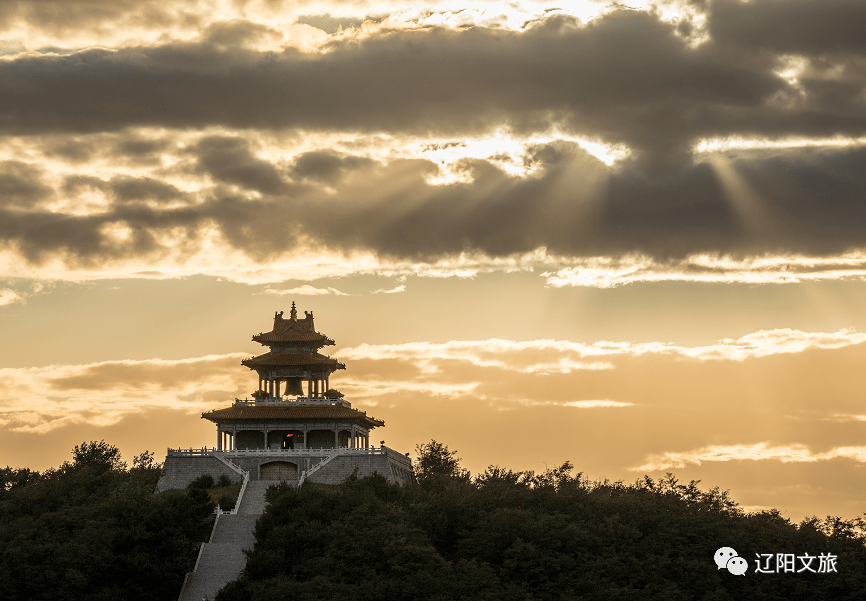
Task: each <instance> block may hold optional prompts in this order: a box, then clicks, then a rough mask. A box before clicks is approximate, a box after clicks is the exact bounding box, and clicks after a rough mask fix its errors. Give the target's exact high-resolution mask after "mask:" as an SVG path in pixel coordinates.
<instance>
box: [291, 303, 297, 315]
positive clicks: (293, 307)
mask: <svg viewBox="0 0 866 601" xmlns="http://www.w3.org/2000/svg"><path fill="white" fill-rule="evenodd" d="M291 316H292V319H297V318H298V310H297V309H295V301H292V312H291Z"/></svg>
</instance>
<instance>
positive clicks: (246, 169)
mask: <svg viewBox="0 0 866 601" xmlns="http://www.w3.org/2000/svg"><path fill="white" fill-rule="evenodd" d="M195 153H196V154H197V155H198V159H199V167H200V170H201V171H203V172H206V173H208V174H210V175H211V177H213V178H214V179H215V180H216V181H219V182H224V183H227V184H235V185H237V186H241V187H243V188H246V189H249V190H257V191H259V192H261V193H263V194H281V193H285V192H286V191H288V186H287V184H286V182H285V181H284V180H283V177H282V175H281V174H280V173H279V171H277V169H276V168H275V167H274V165H272V164H271V163H268V162H267V161H263V160H261V159H259V158H256V157H255V156H254V155H253V154H252V152H251V151H250V148H249V142H248V141H247V140H246V139H244V138H229V137H221V136H212V137H208V138H205V139H203V140H201V141H200V142H199V143H198V145H197V147H196V148H195Z"/></svg>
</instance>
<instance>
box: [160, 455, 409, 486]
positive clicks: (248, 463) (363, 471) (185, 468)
mask: <svg viewBox="0 0 866 601" xmlns="http://www.w3.org/2000/svg"><path fill="white" fill-rule="evenodd" d="M356 469H357V474H358V477H360V478H363V477H364V476H370V475H372V474H373V473H374V472H378V473H379V474H381V475H382V476H384V477H385V479H386V480H388V482H391V483H394V484H406V483H407V482H409V481H410V480H411V479H412V461H411V460H410V459H409V458H408V457H407V456H405V455H402V454H400V453H398V452H396V451H394V450H393V449H389V448H388V447H380V448H372V449H304V450H290V449H284V450H267V449H253V450H241V451H217V450H216V449H169V450H168V454H167V455H166V458H165V467H164V468H163V473H162V476H161V477H160V479H159V482H158V484H157V491H158V492H162V491H164V490H170V489H174V488H186V487H187V486H188V485H189V484H190V483H191V482H192V481H193V480H195V479H196V478H198V477H200V476H202V475H204V474H210V475H211V476H213V478H214V480H216V479H218V478H219V477H220V476H222V475H225V476H228V478H229V479H230V480H231V481H232V482H238V481H240V480H241V479H242V478H243V476H242V473H243V472H249V475H250V480H253V481H258V480H271V481H282V482H288V483H289V484H292V485H295V486H299V485H300V484H302V483H303V482H305V481H306V482H315V483H320V484H340V483H342V482H343V481H344V480H346V478H348V477H349V476H351V475H352V474H353V473H354V472H355V470H356Z"/></svg>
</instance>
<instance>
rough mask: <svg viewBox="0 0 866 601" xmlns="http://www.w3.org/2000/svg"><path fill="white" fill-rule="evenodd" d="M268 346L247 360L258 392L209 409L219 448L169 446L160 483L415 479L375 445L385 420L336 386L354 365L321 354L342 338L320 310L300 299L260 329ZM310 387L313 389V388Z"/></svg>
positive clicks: (406, 463)
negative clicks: (330, 330) (331, 331)
mask: <svg viewBox="0 0 866 601" xmlns="http://www.w3.org/2000/svg"><path fill="white" fill-rule="evenodd" d="M253 341H255V342H258V343H260V344H262V345H263V346H266V347H267V348H268V352H266V353H263V354H261V355H256V356H255V357H251V358H249V359H244V360H243V361H242V362H241V364H242V365H244V366H246V367H248V368H249V369H251V370H253V371H255V372H256V373H257V374H258V376H259V382H258V390H256V391H255V392H253V394H252V398H249V399H243V400H242V399H235V401H234V403H233V404H232V405H231V406H230V407H226V408H224V409H215V410H213V411H208V412H205V413H202V418H204V419H207V420H209V421H211V422H213V423H215V424H216V426H217V444H216V447H214V448H213V449H207V448H205V449H186V450H184V449H169V451H168V455H167V457H166V464H165V475H164V476H163V478H162V479H161V480H160V484H159V488H160V490H165V489H167V488H178V487H182V486H186V484H188V483H189V482H190V481H192V480H193V479H194V478H195V477H197V476H198V475H201V474H203V473H210V474H211V475H212V476H214V477H215V478H216V477H218V476H220V475H223V474H225V475H227V476H229V477H230V478H231V477H233V474H232V473H231V472H232V470H234V472H235V473H234V476H235V477H236V476H237V474H239V473H242V472H244V471H246V472H247V473H248V477H249V478H250V479H252V480H284V481H288V482H290V483H295V484H300V483H302V482H303V481H304V480H305V479H307V480H309V481H315V482H324V483H333V484H336V483H338V482H342V481H343V480H344V479H345V478H346V477H348V476H349V475H351V474H352V473H353V472H354V473H357V474H358V475H359V476H363V475H369V474H372V473H373V472H379V473H380V474H382V475H383V476H385V477H386V478H387V479H388V480H390V481H393V482H401V483H402V482H405V481H407V480H408V479H409V478H411V470H412V464H411V462H410V460H409V459H408V457H406V456H404V455H402V454H400V453H397V452H395V451H393V450H392V449H389V448H387V447H385V446H384V444H383V445H382V446H380V447H378V448H376V447H373V446H371V445H370V431H371V430H372V429H373V428H377V427H382V426H384V425H385V422H383V421H381V420H378V419H375V418H373V417H370V416H368V415H367V414H366V412H364V411H358V410H357V409H353V408H352V405H351V404H350V403H349V402H348V401H347V400H345V398H344V397H343V394H341V393H340V392H339V391H337V390H334V389H332V388H330V376H331V374H333V373H334V372H335V371H337V370H338V369H346V366H345V365H344V364H342V363H340V362H339V361H337V360H336V359H332V358H331V357H329V356H327V355H323V354H322V353H320V352H319V351H320V349H321V348H322V347H324V346H331V345H333V344H334V341H333V340H332V339H330V338H328V337H327V336H325V335H324V334H321V333H319V332H317V331H316V329H315V326H314V324H313V313H312V312H307V311H305V312H304V317H303V318H302V319H298V312H297V310H296V309H295V303H292V310H291V312H290V314H289V317H288V319H286V318H284V317H283V313H282V312H279V313H276V314H275V315H274V326H273V328H272V329H271V331H270V332H265V333H259V334H258V335H255V336H253ZM305 391H306V394H305Z"/></svg>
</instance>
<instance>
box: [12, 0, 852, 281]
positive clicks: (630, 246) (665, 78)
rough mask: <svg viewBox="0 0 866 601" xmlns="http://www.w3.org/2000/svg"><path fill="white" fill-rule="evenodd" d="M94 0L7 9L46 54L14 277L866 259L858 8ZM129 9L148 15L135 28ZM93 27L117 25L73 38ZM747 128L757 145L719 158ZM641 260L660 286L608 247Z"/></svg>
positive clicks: (752, 275)
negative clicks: (121, 26) (358, 7)
mask: <svg viewBox="0 0 866 601" xmlns="http://www.w3.org/2000/svg"><path fill="white" fill-rule="evenodd" d="M76 6H77V5H76ZM87 6H89V9H88V10H84V9H83V8H81V9H80V10H79V9H78V8H75V9H73V8H72V7H71V5H69V4H68V3H52V2H40V3H32V2H23V1H22V2H12V3H7V4H5V5H4V9H3V11H4V15H5V16H6V19H7V23H10V24H13V23H17V25H14V26H13V25H9V28H8V30H7V31H6V33H5V34H3V35H7V36H12V37H10V38H9V39H19V40H23V41H21V42H20V44H19V45H20V46H21V47H23V48H24V49H25V50H26V51H21V48H19V46H16V45H15V44H13V43H12V42H8V43H6V45H5V48H7V50H6V55H5V58H3V59H2V60H0V131H2V132H3V133H4V134H5V137H4V142H3V143H2V144H0V224H2V225H0V275H5V276H20V275H22V274H24V273H35V274H36V275H37V276H38V277H44V278H68V279H81V278H92V277H100V276H103V277H110V276H113V275H116V274H117V273H121V272H126V273H141V274H142V275H144V276H145V277H154V276H157V277H158V276H162V277H171V276H174V275H183V274H189V273H210V274H215V275H222V276H228V277H232V278H235V279H238V280H241V281H263V280H262V278H263V277H264V276H262V275H261V274H263V273H270V274H278V273H281V269H280V267H281V266H283V265H285V264H288V263H292V261H294V262H295V264H296V267H295V271H296V272H298V273H292V274H291V275H293V276H296V277H302V278H303V277H307V278H315V277H324V276H327V275H334V274H335V273H337V274H338V273H370V272H388V271H389V270H390V271H397V272H401V271H402V272H404V273H405V272H410V271H413V270H416V269H417V270H419V271H421V272H424V271H425V270H428V271H430V270H432V271H433V272H435V271H437V270H438V268H437V267H436V266H437V265H439V264H442V263H443V262H444V263H455V262H460V261H461V257H467V256H468V257H473V258H474V259H473V260H472V261H469V262H470V263H472V262H474V263H475V264H476V267H475V268H474V272H477V270H478V269H482V270H484V269H502V268H515V267H517V268H519V267H520V265H521V263H522V260H521V257H526V256H531V255H538V254H539V253H540V254H541V255H543V256H544V258H545V260H544V261H542V262H536V265H535V266H539V267H542V268H544V269H547V270H549V271H550V272H551V273H557V274H558V275H557V276H556V277H555V278H553V280H552V282H551V283H553V284H554V285H561V284H562V283H563V282H569V283H572V284H573V283H578V284H579V285H601V286H604V285H608V284H606V283H605V282H609V281H614V282H625V283H628V282H629V281H643V280H654V279H697V280H703V281H732V280H733V281H757V282H790V281H797V278H804V279H806V278H810V277H825V278H839V277H851V276H857V275H863V274H864V273H866V270H864V269H863V263H864V256H866V239H864V233H863V232H864V231H866V228H864V227H863V226H864V222H866V213H864V209H863V206H864V205H863V203H862V202H861V199H862V197H863V195H864V192H866V180H864V176H863V173H866V169H863V165H864V158H866V155H864V152H866V150H864V146H863V142H862V140H863V138H864V136H866V94H864V90H866V87H864V86H866V71H864V69H863V60H864V56H863V52H864V48H863V44H862V43H861V42H859V36H858V35H857V34H856V33H855V32H854V30H853V29H852V26H851V25H850V24H851V23H857V22H859V21H858V19H859V18H860V17H862V16H863V8H862V6H860V4H859V3H856V2H851V1H849V0H833V1H832V2H828V3H822V5H821V10H816V8H815V7H814V6H813V4H812V3H809V2H805V1H799V0H798V1H795V2H778V1H776V0H760V1H757V0H756V1H755V2H750V3H740V2H735V1H733V0H715V1H712V2H708V3H704V4H699V3H693V4H692V5H691V8H685V6H683V7H679V8H678V9H676V10H673V9H671V10H673V13H671V12H670V10H667V12H666V11H662V10H659V11H652V10H622V9H617V8H615V7H608V8H607V9H605V10H603V11H601V12H599V11H595V12H594V13H592V14H590V15H589V16H587V15H583V14H580V15H578V14H577V13H572V14H569V13H568V12H567V11H551V12H550V13H549V14H547V16H539V17H537V18H535V17H533V18H529V19H524V21H523V22H522V24H521V25H519V26H517V25H515V24H514V22H513V20H511V19H505V20H504V21H503V20H501V19H499V20H497V19H495V18H493V16H492V15H494V13H495V10H497V9H494V8H493V7H494V5H492V4H491V5H488V6H487V9H485V10H487V12H486V13H484V11H482V12H478V11H477V10H475V9H467V10H466V11H465V12H463V13H461V16H460V18H459V19H456V17H454V15H453V14H452V13H448V14H447V15H446V13H445V12H442V13H437V12H436V10H435V7H433V5H431V7H433V8H431V11H430V12H428V13H425V15H423V16H422V15H420V14H416V15H415V16H414V17H413V16H411V14H410V13H408V12H405V11H404V9H402V8H400V7H399V5H398V4H391V5H387V4H386V5H382V7H383V11H384V12H383V13H382V14H381V15H380V16H379V17H377V18H376V19H375V20H367V21H366V22H363V19H364V17H365V16H366V15H363V14H361V15H356V16H357V17H358V18H356V19H354V20H353V19H352V18H350V16H349V14H350V13H351V11H352V10H354V9H352V8H351V7H350V5H345V6H343V5H339V6H338V5H334V10H335V11H336V12H339V13H340V14H341V15H343V17H341V18H345V19H347V20H346V24H347V25H349V24H351V23H356V24H358V25H357V26H356V27H349V28H348V29H345V30H339V29H336V30H331V29H332V28H331V27H330V25H328V23H331V21H328V19H326V18H324V17H322V19H320V20H318V21H317V20H316V19H312V18H307V19H301V21H304V23H300V22H287V21H286V18H289V17H286V16H285V15H284V16H283V17H282V20H279V19H276V16H277V15H278V14H279V10H278V9H279V7H278V6H277V4H273V3H271V5H269V4H266V3H256V2H252V3H234V4H230V3H222V2H194V1H192V0H190V1H189V2H178V3H175V4H174V5H172V6H173V7H174V8H173V10H171V11H170V10H168V9H167V8H163V5H162V4H158V3H157V4H152V3H149V2H145V1H141V2H130V3H101V2H97V3H95V4H94V3H91V4H88V5H87ZM528 6H529V5H527V6H525V7H523V8H521V9H520V10H529V8H528ZM702 6H703V8H701V7H702ZM232 7H234V8H232ZM338 8H339V10H337V9H338ZM668 8H669V9H670V7H668ZM302 9H303V7H302V6H300V7H295V8H292V9H291V10H290V12H289V13H286V14H288V15H293V16H292V17H291V18H300V17H301V16H302V15H301V14H300V13H296V12H292V11H297V10H302ZM502 10H503V11H505V12H507V11H506V9H505V8H502ZM514 10H517V9H514ZM178 11H180V12H178ZM183 11H187V12H183ZM197 11H201V12H197ZM232 11H235V12H232ZM401 11H403V12H401ZM491 11H494V12H491ZM505 12H503V13H502V14H505ZM531 12H532V11H531V10H530V12H529V13H526V14H530V13H531ZM542 13H543V11H539V13H538V14H539V15H541V14H542ZM782 13H784V14H785V18H786V23H788V24H789V25H788V26H786V27H785V28H784V32H785V34H784V35H781V34H780V33H779V31H781V30H780V29H779V28H778V27H776V26H775V23H776V19H777V17H778V15H779V14H782ZM181 14H185V15H187V17H184V18H180V17H179V15H181ZM439 14H441V15H444V16H443V18H442V19H439V20H437V19H433V18H432V17H433V16H435V15H439ZM485 14H486V16H484V15H485ZM521 14H523V13H521ZM192 15H197V16H195V17H193V16H192ZM449 15H450V16H449ZM61 17H62V18H61ZM329 18H330V17H329ZM275 19H276V20H275ZM332 19H337V18H336V17H333V18H332ZM455 19H456V20H455ZM491 19H492V20H491ZM338 21H339V19H337V20H336V21H334V22H338ZM116 22H119V23H128V24H131V23H133V22H137V23H142V25H141V26H140V27H139V28H138V29H135V28H134V27H132V28H130V29H129V30H128V31H129V32H130V36H131V37H130V36H128V37H127V38H124V40H121V39H120V38H118V39H114V38H111V36H109V35H108V33H107V24H108V23H116ZM339 22H341V21H339ZM362 22H363V24H361V23H362ZM305 23H314V24H315V23H318V24H320V25H321V26H322V27H324V28H325V29H328V30H329V32H326V31H323V30H322V29H317V28H316V27H314V26H313V25H309V24H305ZM742 23H748V24H749V25H748V27H741V26H740V24H742ZM130 27H131V26H130ZM16 28H17V29H16ZM72 29H79V30H80V31H82V32H85V33H83V34H82V35H83V36H84V38H87V36H90V38H88V39H91V42H86V40H84V38H82V41H81V45H79V46H75V45H73V46H69V47H62V46H58V45H57V44H59V43H61V40H62V39H63V34H64V32H68V31H71V30H72ZM145 30H146V31H145ZM148 31H152V32H155V31H162V32H163V33H164V35H163V36H162V37H161V38H158V39H157V38H150V37H148V36H150V34H149V33H147V32H148ZM100 32H101V33H100ZM135 32H138V33H135ZM316 32H318V33H316ZM85 34H86V35H85ZM133 34H134V35H133ZM99 35H104V36H107V37H105V40H106V41H105V42H103V43H96V41H94V36H96V37H99ZM15 36H17V37H15ZM21 36H24V37H23V38H22V37H21ZM51 36H57V37H56V39H55V40H54V42H52V43H51V44H49V43H47V42H46V41H45V40H48V39H49V38H51ZM51 39H54V38H51ZM31 40H32V42H31ZM40 40H42V41H43V42H42V44H43V45H41V46H40V45H39V44H40ZM136 40H139V42H136ZM144 40H147V43H144ZM16 43H18V42H16ZM33 44H36V45H33ZM16 48H17V50H16ZM732 139H738V140H752V141H753V142H751V143H748V142H747V143H741V144H739V145H738V146H737V148H736V150H733V149H732V147H731V146H730V145H728V150H726V151H724V152H721V151H712V152H705V151H702V150H701V149H702V148H704V149H706V148H708V147H710V146H712V145H713V144H715V145H716V146H718V147H723V146H724V145H725V143H726V142H725V141H726V140H732ZM792 139H797V140H800V141H801V142H800V144H801V145H800V146H797V144H796V143H794V144H793V145H792V144H789V143H786V140H792ZM821 140H823V141H824V142H816V143H817V144H818V145H817V146H816V145H814V144H812V141H821ZM708 141H709V142H711V143H709V145H708ZM827 141H830V142H832V143H830V142H827ZM803 144H805V146H804V145H803ZM821 144H824V145H823V146H822V145H821ZM599 157H601V158H599ZM840 258H846V260H847V261H848V263H847V264H846V265H845V268H838V264H839V261H840ZM633 260H637V261H639V262H643V263H644V265H643V267H642V268H641V270H642V275H641V274H638V275H636V276H635V277H633V278H630V276H628V275H626V276H623V275H622V273H621V270H618V269H619V268H618V267H617V266H616V265H608V266H607V267H606V266H604V263H605V261H607V262H611V261H613V262H614V263H617V264H622V262H623V261H625V262H626V263H627V262H628V261H633ZM762 261H764V262H763V263H762ZM725 262H728V263H737V264H739V265H740V266H741V268H733V269H725V268H724V267H723V266H721V264H722V263H725ZM804 262H805V263H809V265H810V267H804V266H803V265H804ZM592 264H595V265H596V267H592V266H591V265H592ZM599 265H600V267H599ZM743 265H747V267H746V268H742V266H743ZM696 266H697V273H696V272H695V267H696ZM792 266H793V268H792ZM791 268H792V269H793V271H789V270H790V269H791ZM576 269H577V270H582V271H583V272H584V274H585V273H586V271H587V270H588V269H589V270H592V269H598V270H600V271H599V274H598V276H597V277H596V276H593V275H592V274H590V275H589V277H574V273H573V272H570V271H568V270H576ZM563 270H565V271H563ZM446 271H447V270H446ZM469 271H470V272H472V271H473V270H472V269H470V270H469ZM269 277H270V278H272V279H277V280H278V279H279V276H275V275H271V276H269ZM641 278H643V280H642V279H641Z"/></svg>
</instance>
